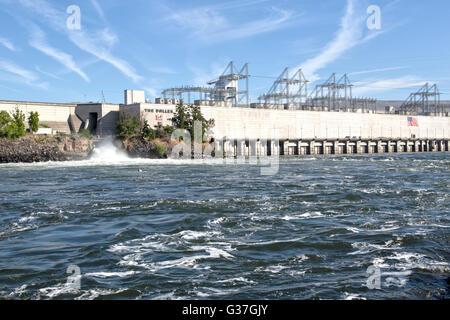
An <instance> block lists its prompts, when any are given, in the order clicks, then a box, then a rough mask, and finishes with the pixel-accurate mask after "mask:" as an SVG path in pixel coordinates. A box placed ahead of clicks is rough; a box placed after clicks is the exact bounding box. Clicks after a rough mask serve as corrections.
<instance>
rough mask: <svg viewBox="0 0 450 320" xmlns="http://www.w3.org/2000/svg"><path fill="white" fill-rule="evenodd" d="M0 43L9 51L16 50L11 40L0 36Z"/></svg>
mask: <svg viewBox="0 0 450 320" xmlns="http://www.w3.org/2000/svg"><path fill="white" fill-rule="evenodd" d="M0 44H1V45H2V46H4V47H5V48H7V49H9V50H11V51H16V50H17V49H16V47H15V46H14V45H13V44H12V42H11V41H9V40H8V39H6V38H0Z"/></svg>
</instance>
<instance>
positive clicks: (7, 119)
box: [0, 111, 12, 137]
mask: <svg viewBox="0 0 450 320" xmlns="http://www.w3.org/2000/svg"><path fill="white" fill-rule="evenodd" d="M11 122H12V118H11V116H10V115H9V113H8V112H6V111H0V136H1V137H8V126H10V125H11Z"/></svg>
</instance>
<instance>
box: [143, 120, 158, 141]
mask: <svg viewBox="0 0 450 320" xmlns="http://www.w3.org/2000/svg"><path fill="white" fill-rule="evenodd" d="M142 137H144V138H150V139H151V140H155V139H156V132H155V130H153V129H152V128H150V125H149V124H148V121H147V120H145V121H144V126H143V128H142Z"/></svg>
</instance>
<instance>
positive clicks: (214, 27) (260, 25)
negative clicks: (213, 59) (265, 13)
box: [165, 2, 294, 43]
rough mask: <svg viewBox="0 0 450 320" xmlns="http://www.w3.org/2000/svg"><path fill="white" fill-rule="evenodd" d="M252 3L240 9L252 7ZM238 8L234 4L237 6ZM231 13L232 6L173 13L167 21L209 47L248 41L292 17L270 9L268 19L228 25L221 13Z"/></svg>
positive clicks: (288, 20) (281, 11)
mask: <svg viewBox="0 0 450 320" xmlns="http://www.w3.org/2000/svg"><path fill="white" fill-rule="evenodd" d="M254 3H255V2H250V3H245V4H243V5H250V4H254ZM237 5H238V4H236V6H237ZM224 9H233V6H231V7H230V6H228V7H226V6H225V7H223V6H210V7H198V8H194V9H189V10H184V11H178V12H174V13H172V14H171V15H170V16H169V17H168V18H167V19H165V20H166V21H173V22H175V23H176V24H177V25H178V26H180V27H181V28H182V29H183V30H189V31H190V38H192V39H198V40H200V41H204V42H208V43H212V42H221V41H227V40H233V39H241V38H248V37H251V36H255V35H258V34H262V33H267V32H271V31H275V30H278V29H281V28H282V27H285V26H286V25H287V24H288V22H291V21H292V20H293V19H292V18H293V17H294V13H293V12H291V11H287V10H282V9H278V8H272V9H271V15H270V16H269V17H266V18H263V19H259V20H254V21H250V22H247V23H244V24H237V23H235V22H231V21H229V20H228V19H227V18H226V17H225V15H223V14H222V13H221V12H220V11H221V10H224Z"/></svg>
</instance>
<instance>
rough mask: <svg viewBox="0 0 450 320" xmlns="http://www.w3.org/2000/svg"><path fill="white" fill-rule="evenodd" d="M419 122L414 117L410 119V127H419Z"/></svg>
mask: <svg viewBox="0 0 450 320" xmlns="http://www.w3.org/2000/svg"><path fill="white" fill-rule="evenodd" d="M418 126H419V121H417V119H416V118H414V117H408V127H418Z"/></svg>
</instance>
